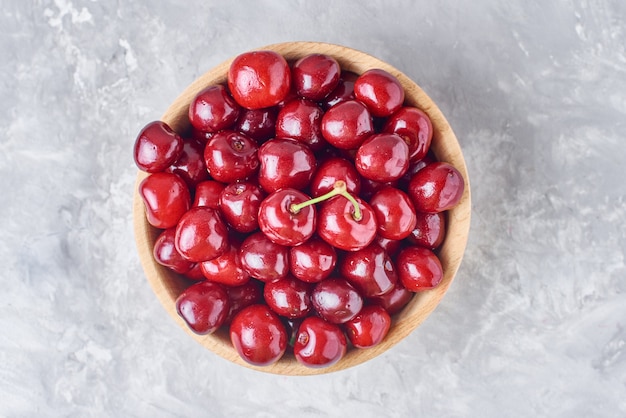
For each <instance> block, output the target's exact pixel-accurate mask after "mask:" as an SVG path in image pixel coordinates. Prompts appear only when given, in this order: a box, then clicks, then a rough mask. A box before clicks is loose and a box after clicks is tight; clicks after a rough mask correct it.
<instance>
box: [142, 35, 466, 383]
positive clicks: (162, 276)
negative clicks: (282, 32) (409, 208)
mask: <svg viewBox="0 0 626 418" xmlns="http://www.w3.org/2000/svg"><path fill="white" fill-rule="evenodd" d="M259 50H273V51H276V52H278V53H280V54H282V55H283V56H284V57H285V58H286V59H287V60H288V61H295V60H297V59H298V58H300V57H303V56H305V55H308V54H311V53H322V54H327V55H330V56H332V57H334V58H335V59H336V60H337V61H338V62H339V64H340V65H341V68H342V69H344V70H348V71H352V72H354V73H357V74H361V73H363V72H365V71H366V70H369V69H372V68H381V69H383V70H386V71H388V72H389V73H391V74H393V75H395V76H396V77H397V78H398V80H399V81H400V83H401V84H402V85H403V86H404V89H405V95H406V100H405V104H406V105H410V106H416V107H419V108H420V109H422V110H423V111H424V112H426V113H427V114H428V115H429V116H430V118H431V120H432V124H433V128H434V136H433V141H432V145H431V149H432V150H433V152H434V154H435V155H436V157H437V159H438V160H440V161H446V162H448V163H450V164H452V165H454V166H455V167H456V168H457V169H458V170H459V171H460V172H461V174H462V175H463V177H464V179H465V192H464V194H463V197H462V199H461V201H460V203H459V204H458V205H457V206H456V207H455V208H454V209H452V210H450V211H449V212H448V224H447V232H446V236H445V241H444V244H443V246H442V247H441V248H440V250H439V252H438V255H439V257H440V259H441V263H442V265H443V269H444V277H443V280H442V282H441V283H440V284H439V285H438V286H437V287H436V288H435V289H433V290H429V291H424V292H420V293H417V294H416V295H415V296H414V297H413V299H412V300H411V301H410V302H409V304H408V305H407V306H406V307H405V308H404V309H403V310H402V311H401V312H400V313H398V314H397V315H395V316H394V318H393V323H392V326H391V329H390V331H389V334H388V335H387V337H386V339H385V340H384V341H383V342H382V343H380V344H379V345H377V346H375V347H371V348H368V349H356V348H352V349H349V350H348V352H347V354H346V356H345V357H344V358H343V359H342V360H340V361H339V362H338V363H337V364H335V365H333V366H330V367H327V368H322V369H313V368H308V367H305V366H302V365H300V364H299V363H298V362H296V360H295V358H294V357H293V355H292V354H289V353H287V354H285V356H283V358H282V359H281V360H280V361H278V362H277V363H275V364H274V365H271V366H267V367H256V366H252V365H250V364H248V363H246V362H245V361H243V360H242V359H241V358H240V357H239V355H238V354H237V352H236V351H235V349H234V348H233V347H232V345H231V343H230V338H229V336H228V333H227V332H225V331H220V332H217V333H215V334H212V335H208V336H200V335H196V334H194V333H193V332H191V331H190V330H189V328H188V327H187V325H186V324H185V322H184V321H183V320H182V319H181V318H180V317H179V316H178V314H177V313H176V308H175V301H176V298H177V297H178V295H179V294H180V293H181V292H182V291H183V289H184V288H185V287H186V286H188V285H189V282H188V281H186V280H184V279H182V278H181V277H179V276H178V275H176V274H174V273H172V272H171V271H170V270H168V269H166V268H164V267H162V266H161V265H159V264H158V263H156V262H155V261H154V258H153V256H152V247H153V244H154V242H155V240H156V238H157V236H158V234H159V231H158V230H157V229H155V228H154V227H152V226H151V225H150V224H149V223H148V222H147V221H146V217H145V212H144V206H143V202H142V200H141V198H140V196H139V194H138V193H137V187H135V195H134V201H133V216H134V229H135V239H136V242H137V248H138V251H139V257H140V260H141V264H142V266H143V269H144V272H145V274H146V277H147V279H148V282H149V283H150V285H151V287H152V289H153V290H154V293H155V294H156V296H157V297H158V299H159V300H160V302H161V304H162V305H163V307H164V308H165V310H166V311H167V312H168V313H169V314H170V316H171V317H172V319H174V321H176V323H177V324H178V325H179V326H180V327H182V328H183V329H185V330H186V331H187V333H188V334H189V335H190V336H191V337H192V338H194V339H195V340H196V341H198V342H199V343H200V344H202V345H203V346H204V347H206V348H208V349H209V350H211V351H213V352H214V353H216V354H218V355H220V356H222V357H223V358H225V359H227V360H230V361H232V362H234V363H236V364H239V365H242V366H245V367H249V368H251V369H256V370H260V371H264V372H269V373H275V374H283V375H312V374H322V373H329V372H334V371H338V370H342V369H347V368H349V367H352V366H356V365H358V364H361V363H363V362H365V361H367V360H370V359H372V358H374V357H376V356H378V355H379V354H381V353H383V352H385V351H387V350H389V349H390V348H391V347H393V346H394V345H396V344H397V343H398V342H400V341H401V340H402V339H403V338H405V337H406V336H407V335H409V334H410V333H411V332H412V331H413V330H414V329H415V328H416V327H417V326H419V325H420V324H421V323H422V322H423V321H424V320H425V319H426V318H427V317H428V316H429V315H430V313H431V312H432V311H433V310H434V309H435V308H436V307H437V305H438V304H439V302H440V301H441V299H442V298H443V296H444V294H445V293H446V291H447V290H448V288H449V286H450V284H451V283H452V280H453V279H454V276H455V274H456V272H457V270H458V268H459V265H460V264H461V259H462V258H463V253H464V251H465V245H466V243H467V238H468V234H469V227H470V212H471V208H470V206H471V204H470V187H469V178H468V174H467V168H466V166H465V161H464V159H463V154H462V152H461V148H460V146H459V143H458V142H457V139H456V137H455V135H454V132H453V131H452V129H451V128H450V125H449V124H448V122H447V121H446V119H445V117H444V116H443V114H442V113H441V111H440V110H439V108H438V107H437V105H436V104H435V103H434V102H433V101H432V100H431V99H430V98H429V97H428V96H427V95H426V93H424V91H422V89H421V88H420V87H419V86H418V85H417V84H415V83H414V82H413V81H411V80H410V79H409V78H408V77H407V76H405V75H404V74H403V73H402V72H400V71H398V70H397V69H395V68H394V67H392V66H391V65H389V64H387V63H385V62H383V61H381V60H379V59H376V58H374V57H372V56H370V55H367V54H365V53H363V52H360V51H356V50H354V49H350V48H346V47H343V46H338V45H332V44H326V43H318V42H288V43H281V44H275V45H269V46H266V47H263V48H259ZM233 59H234V57H233V58H231V59H229V60H227V61H225V62H223V63H222V64H220V65H218V66H217V67H215V68H213V69H211V70H210V71H208V72H207V73H205V74H204V75H202V76H201V77H200V78H198V79H197V80H195V81H194V82H193V83H191V85H189V87H187V89H185V91H184V92H183V93H182V94H181V95H180V96H179V97H178V98H177V99H176V100H175V101H174V103H172V104H171V105H170V107H169V108H168V109H167V111H166V112H165V114H164V115H163V117H162V120H163V121H164V122H166V123H168V124H169V125H170V126H171V127H172V128H173V129H174V130H175V131H177V132H186V131H188V130H189V127H190V125H189V120H188V116H187V114H188V113H187V112H188V106H189V103H190V102H191V100H192V99H193V97H194V96H195V95H196V93H197V92H199V91H200V90H202V89H203V88H204V87H206V86H209V85H214V84H225V83H226V76H227V73H228V68H229V66H230V63H231V62H232V60H233ZM145 177H146V174H145V173H143V172H139V174H138V175H137V185H138V184H139V182H141V180H143V178H145Z"/></svg>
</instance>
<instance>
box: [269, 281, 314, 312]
mask: <svg viewBox="0 0 626 418" xmlns="http://www.w3.org/2000/svg"><path fill="white" fill-rule="evenodd" d="M263 296H264V299H265V302H266V303H267V305H268V306H269V307H270V308H272V310H273V311H274V312H276V313H277V314H278V315H280V316H283V317H285V318H290V319H295V318H303V317H305V316H307V315H308V314H309V312H310V311H311V309H312V305H311V285H309V284H307V283H305V282H302V281H300V280H298V279H296V278H295V277H293V276H290V275H288V276H287V277H285V278H284V279H280V280H277V281H274V282H270V283H267V284H266V285H265V288H264V290H263Z"/></svg>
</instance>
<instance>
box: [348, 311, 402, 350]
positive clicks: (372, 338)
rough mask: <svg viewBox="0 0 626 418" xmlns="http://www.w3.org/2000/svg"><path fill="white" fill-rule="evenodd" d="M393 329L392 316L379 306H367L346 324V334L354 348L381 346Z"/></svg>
mask: <svg viewBox="0 0 626 418" xmlns="http://www.w3.org/2000/svg"><path fill="white" fill-rule="evenodd" d="M390 327H391V316H390V315H389V314H388V313H387V311H386V310H385V309H384V308H383V307H381V306H377V305H371V306H365V307H363V309H361V312H359V314H358V315H357V316H355V317H354V318H352V319H351V320H350V321H348V322H346V334H347V336H348V339H349V340H350V342H351V343H352V345H353V346H355V347H357V348H368V347H373V346H375V345H377V344H380V342H381V341H383V340H384V339H385V337H386V336H387V333H388V332H389V328H390Z"/></svg>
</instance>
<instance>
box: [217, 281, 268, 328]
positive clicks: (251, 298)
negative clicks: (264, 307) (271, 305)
mask: <svg viewBox="0 0 626 418" xmlns="http://www.w3.org/2000/svg"><path fill="white" fill-rule="evenodd" d="M225 289H226V293H228V299H229V300H230V310H229V312H228V316H227V317H226V321H224V323H226V324H229V323H230V322H232V320H233V318H234V317H235V315H237V314H238V313H239V312H241V310H242V309H243V308H245V307H246V306H250V305H255V304H260V303H262V302H263V285H262V284H261V282H260V281H258V280H255V279H251V280H248V281H247V282H245V283H244V284H242V285H240V286H228V287H226V288H225Z"/></svg>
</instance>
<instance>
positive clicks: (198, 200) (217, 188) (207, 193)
mask: <svg viewBox="0 0 626 418" xmlns="http://www.w3.org/2000/svg"><path fill="white" fill-rule="evenodd" d="M225 187H226V185H225V184H224V183H220V182H218V181H212V180H207V181H203V182H201V183H198V185H197V186H196V194H195V196H194V200H193V205H192V206H193V207H194V208H195V207H198V206H206V207H209V208H211V209H219V207H220V196H221V194H222V191H223V190H224V188H225Z"/></svg>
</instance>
